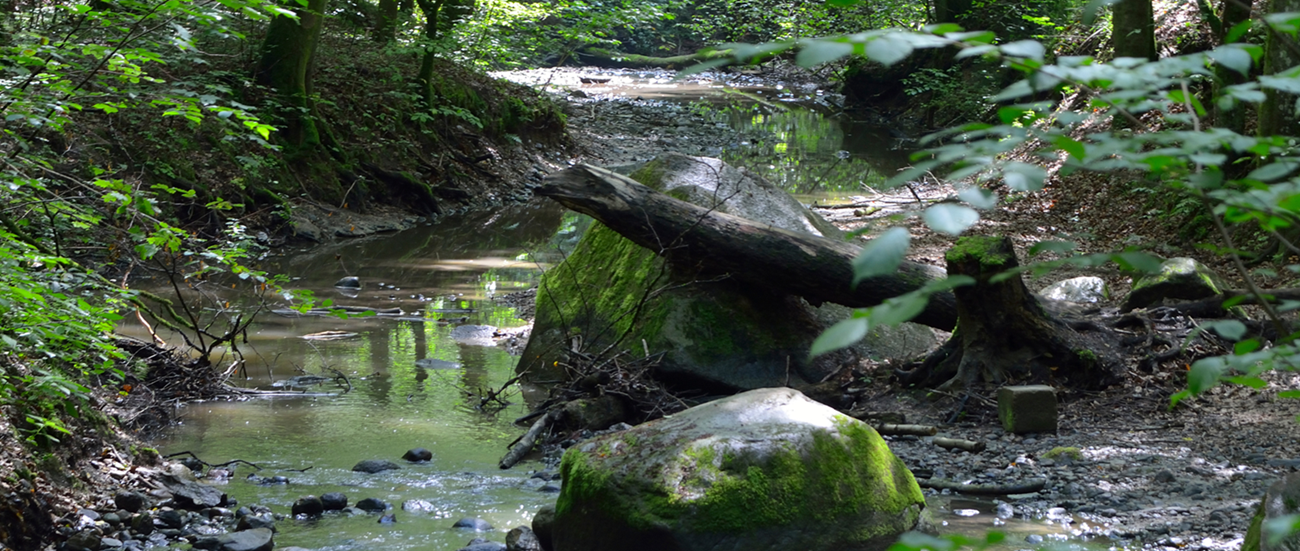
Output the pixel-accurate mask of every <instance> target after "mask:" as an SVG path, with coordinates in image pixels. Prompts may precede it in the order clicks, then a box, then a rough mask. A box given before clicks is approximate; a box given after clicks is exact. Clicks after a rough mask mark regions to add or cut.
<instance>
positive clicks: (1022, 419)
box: [998, 385, 1056, 434]
mask: <svg viewBox="0 0 1300 551" xmlns="http://www.w3.org/2000/svg"><path fill="white" fill-rule="evenodd" d="M998 419H999V420H1001V421H1002V428H1003V429H1005V430H1006V431H1007V432H1013V433H1016V434H1025V433H1028V432H1056V391H1055V390H1053V389H1052V387H1050V386H1047V385H1025V386H1004V387H1002V388H1000V389H998Z"/></svg>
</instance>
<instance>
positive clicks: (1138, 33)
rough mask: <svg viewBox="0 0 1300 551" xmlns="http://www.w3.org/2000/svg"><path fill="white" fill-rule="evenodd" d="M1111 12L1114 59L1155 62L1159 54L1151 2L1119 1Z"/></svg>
mask: <svg viewBox="0 0 1300 551" xmlns="http://www.w3.org/2000/svg"><path fill="white" fill-rule="evenodd" d="M1113 10H1114V12H1113V18H1112V27H1111V40H1112V43H1113V44H1114V48H1115V57H1144V58H1147V59H1150V60H1152V61H1155V60H1156V59H1157V58H1158V57H1159V53H1158V52H1157V51H1156V20H1155V14H1154V12H1152V10H1151V0H1120V1H1119V2H1118V3H1116V4H1115V7H1114V8H1113Z"/></svg>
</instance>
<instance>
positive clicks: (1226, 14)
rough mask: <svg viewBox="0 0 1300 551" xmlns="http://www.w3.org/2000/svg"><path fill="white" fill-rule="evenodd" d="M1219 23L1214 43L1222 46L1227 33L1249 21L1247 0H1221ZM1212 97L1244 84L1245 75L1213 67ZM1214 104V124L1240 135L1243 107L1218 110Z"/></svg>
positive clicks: (1244, 124) (1243, 124)
mask: <svg viewBox="0 0 1300 551" xmlns="http://www.w3.org/2000/svg"><path fill="white" fill-rule="evenodd" d="M1217 19H1218V21H1219V25H1218V26H1219V29H1218V30H1217V32H1218V36H1216V37H1215V42H1217V43H1218V44H1223V43H1224V40H1226V39H1227V35H1228V32H1229V31H1231V30H1232V28H1233V27H1235V26H1237V24H1239V23H1244V22H1246V21H1249V20H1250V4H1249V0H1223V10H1222V13H1220V14H1219V15H1218V16H1217ZM1214 76H1215V80H1214V84H1215V86H1214V95H1215V96H1216V97H1217V96H1219V95H1220V94H1221V93H1222V90H1223V89H1224V88H1226V87H1228V86H1232V85H1234V84H1242V83H1244V82H1246V75H1243V74H1241V73H1238V72H1236V71H1234V70H1232V69H1229V68H1227V67H1224V66H1223V65H1222V64H1215V66H1214ZM1212 103H1213V104H1214V124H1215V125H1217V126H1220V127H1223V128H1227V129H1229V130H1232V131H1233V132H1237V133H1241V132H1245V130H1246V108H1245V106H1243V105H1237V106H1235V107H1233V108H1232V109H1220V108H1219V104H1218V102H1212Z"/></svg>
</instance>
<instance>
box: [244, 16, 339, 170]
mask: <svg viewBox="0 0 1300 551" xmlns="http://www.w3.org/2000/svg"><path fill="white" fill-rule="evenodd" d="M325 5H326V0H309V1H308V3H307V8H306V9H297V10H296V11H297V13H298V19H297V20H294V19H291V18H289V17H285V16H277V17H276V18H275V19H272V20H271V26H270V28H268V29H267V32H266V41H265V42H263V43H262V58H261V60H260V61H259V63H258V66H257V72H256V75H255V76H256V79H257V83H258V84H261V85H263V86H268V87H270V88H272V89H274V90H275V91H276V93H277V94H279V96H280V101H281V103H282V104H283V107H284V109H283V110H282V111H281V115H282V117H283V119H284V122H283V128H281V129H280V132H279V134H280V137H281V139H282V140H283V141H284V142H285V143H286V144H287V145H288V146H289V147H288V149H289V151H288V153H289V154H290V155H291V156H300V155H303V154H306V153H309V152H311V151H312V150H314V149H315V148H316V147H317V146H319V145H320V142H321V133H320V130H319V129H318V128H317V124H316V120H315V116H314V112H315V103H314V102H313V101H312V98H311V68H312V62H313V59H314V57H315V53H316V43H317V40H318V39H319V38H320V30H321V22H322V15H321V14H323V13H324V12H325ZM285 6H286V7H288V8H295V7H297V6H298V4H297V3H296V2H292V1H290V2H286V3H285Z"/></svg>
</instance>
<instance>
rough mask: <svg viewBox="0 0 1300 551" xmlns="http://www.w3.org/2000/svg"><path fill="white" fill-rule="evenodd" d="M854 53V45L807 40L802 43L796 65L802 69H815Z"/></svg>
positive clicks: (833, 41) (832, 41) (831, 41)
mask: <svg viewBox="0 0 1300 551" xmlns="http://www.w3.org/2000/svg"><path fill="white" fill-rule="evenodd" d="M852 53H853V45H852V44H849V43H848V42H841V41H836V40H807V41H804V42H803V43H802V47H801V48H800V49H799V55H798V56H796V57H795V63H797V64H799V66H800V67H815V66H817V65H821V64H823V63H828V62H831V61H836V60H838V59H840V58H844V57H848V56H849V55H851V54H852Z"/></svg>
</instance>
